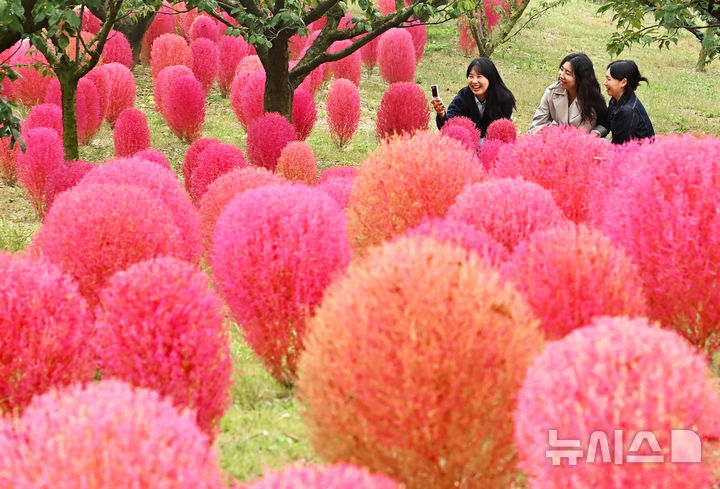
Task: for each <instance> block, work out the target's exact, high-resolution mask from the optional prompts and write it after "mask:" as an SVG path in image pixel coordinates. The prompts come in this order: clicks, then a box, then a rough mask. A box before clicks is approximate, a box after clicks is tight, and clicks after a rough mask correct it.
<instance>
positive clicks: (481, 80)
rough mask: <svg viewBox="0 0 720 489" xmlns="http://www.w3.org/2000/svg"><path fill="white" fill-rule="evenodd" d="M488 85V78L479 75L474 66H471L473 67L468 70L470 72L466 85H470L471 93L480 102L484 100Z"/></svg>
mask: <svg viewBox="0 0 720 489" xmlns="http://www.w3.org/2000/svg"><path fill="white" fill-rule="evenodd" d="M489 86H490V80H488V79H487V78H485V76H484V75H481V74H480V72H479V71H478V69H477V68H476V67H473V69H472V70H470V74H469V75H468V87H470V90H471V91H472V93H473V94H474V95H475V96H476V97H477V98H478V100H480V101H481V102H482V101H484V100H485V96H486V95H487V89H488V87H489Z"/></svg>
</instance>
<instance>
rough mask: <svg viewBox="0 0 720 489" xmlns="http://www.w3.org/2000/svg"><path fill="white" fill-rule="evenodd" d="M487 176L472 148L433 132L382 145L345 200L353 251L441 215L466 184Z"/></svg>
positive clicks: (364, 168) (360, 173)
mask: <svg viewBox="0 0 720 489" xmlns="http://www.w3.org/2000/svg"><path fill="white" fill-rule="evenodd" d="M485 178H486V175H485V172H484V171H483V170H482V169H481V168H480V164H479V163H478V161H477V158H476V157H475V154H474V152H473V151H470V150H468V149H466V148H465V147H464V146H463V145H462V143H460V142H459V141H456V140H454V139H450V138H446V137H444V136H442V135H439V134H437V133H430V132H424V133H418V134H416V135H415V136H413V137H412V138H407V139H399V140H396V141H391V142H389V143H384V144H382V145H381V146H380V147H379V148H378V149H377V150H376V151H375V152H374V153H372V154H370V156H369V157H368V158H367V159H366V160H365V161H364V162H363V164H362V165H361V167H360V169H359V171H358V176H357V177H356V178H355V183H354V185H353V190H352V193H351V194H350V202H349V204H348V229H349V232H350V241H351V242H352V244H353V246H354V247H355V248H356V250H362V249H365V248H366V247H368V246H371V245H376V244H379V243H380V242H381V241H383V240H386V239H388V238H391V237H393V236H396V235H398V234H403V233H404V232H405V231H407V230H408V229H410V228H412V227H414V226H416V225H418V224H420V222H421V221H422V220H423V219H424V218H425V216H429V217H442V216H444V215H445V213H446V212H447V210H448V208H449V207H450V206H451V205H452V203H453V202H454V201H455V198H456V197H457V195H458V194H459V193H460V192H461V191H462V189H463V187H464V186H465V185H467V184H468V183H473V182H478V181H481V180H483V179H485Z"/></svg>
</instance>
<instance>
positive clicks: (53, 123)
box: [22, 103, 63, 139]
mask: <svg viewBox="0 0 720 489" xmlns="http://www.w3.org/2000/svg"><path fill="white" fill-rule="evenodd" d="M37 127H46V128H48V129H53V130H54V131H55V132H56V133H57V135H58V136H60V138H61V139H62V136H63V126H62V109H61V108H60V107H59V106H57V105H55V104H47V103H45V104H40V105H36V106H35V107H33V108H32V109H30V112H28V115H27V117H25V121H23V125H22V128H23V131H29V130H30V129H35V128H37Z"/></svg>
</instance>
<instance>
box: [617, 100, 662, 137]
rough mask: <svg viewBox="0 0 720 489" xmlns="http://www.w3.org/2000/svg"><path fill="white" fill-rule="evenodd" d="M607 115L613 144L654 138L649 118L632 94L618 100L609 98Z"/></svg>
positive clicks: (653, 130)
mask: <svg viewBox="0 0 720 489" xmlns="http://www.w3.org/2000/svg"><path fill="white" fill-rule="evenodd" d="M607 115H608V119H609V120H610V130H611V131H612V142H613V143H614V144H622V143H625V142H627V141H630V140H631V139H643V138H651V137H653V136H655V129H653V125H652V123H651V122H650V117H648V114H647V112H646V111H645V107H643V104H641V103H640V100H638V98H637V95H635V93H634V92H633V94H632V95H627V94H623V96H622V97H620V100H615V99H614V98H611V99H610V103H609V104H608V111H607Z"/></svg>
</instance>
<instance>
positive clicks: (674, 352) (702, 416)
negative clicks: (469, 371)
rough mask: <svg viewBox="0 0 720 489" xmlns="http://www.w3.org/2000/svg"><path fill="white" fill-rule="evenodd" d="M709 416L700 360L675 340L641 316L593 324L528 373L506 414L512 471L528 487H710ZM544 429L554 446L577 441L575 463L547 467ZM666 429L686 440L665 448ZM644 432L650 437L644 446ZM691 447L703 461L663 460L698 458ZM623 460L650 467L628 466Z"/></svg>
mask: <svg viewBox="0 0 720 489" xmlns="http://www.w3.org/2000/svg"><path fill="white" fill-rule="evenodd" d="M569 413H572V415H569ZM718 413H720V396H718V387H717V382H716V381H715V380H714V378H713V376H712V375H711V373H710V369H709V368H708V361H707V359H706V358H704V356H702V355H701V354H699V353H698V352H697V351H696V350H695V349H694V348H693V347H692V346H690V345H689V344H688V343H687V342H686V341H684V340H683V339H682V338H681V337H680V336H679V335H677V334H676V333H675V332H673V331H665V330H662V329H660V328H658V327H656V326H653V325H651V324H648V322H647V320H646V319H644V318H636V319H629V318H627V317H616V318H610V317H602V318H597V319H595V320H594V321H593V322H592V323H591V324H590V325H589V326H586V327H584V328H580V329H578V330H576V331H574V332H572V333H571V334H569V335H568V336H566V337H565V338H563V339H562V340H560V341H554V342H551V343H549V344H548V346H547V348H546V349H545V351H544V352H543V353H542V354H540V355H539V356H538V357H537V358H536V359H535V360H534V362H533V363H532V365H531V366H530V368H529V369H528V372H527V376H526V378H525V381H524V383H523V386H522V389H521V390H520V393H519V396H518V405H517V410H516V412H515V416H514V417H515V423H516V431H515V439H516V445H517V447H518V451H519V452H520V464H519V468H520V470H522V471H523V472H525V473H526V474H528V482H529V487H530V489H550V488H552V489H570V488H572V489H586V488H587V489H590V488H598V487H604V488H620V487H623V488H642V487H657V488H674V487H692V488H698V489H710V488H711V487H715V485H714V484H713V479H714V478H715V477H714V476H713V473H714V472H715V473H716V472H717V471H716V470H715V469H716V467H715V466H714V465H713V464H711V463H709V460H710V458H711V457H710V456H709V454H711V453H713V452H715V451H716V450H717V440H718V435H720V430H719V429H718V421H717V419H718ZM679 427H682V428H679ZM550 430H557V431H556V434H557V439H558V440H580V441H581V442H580V443H581V445H580V452H579V455H580V457H579V458H578V460H577V464H576V465H574V466H570V465H568V463H567V459H565V460H563V461H562V463H561V464H560V465H555V466H554V465H553V464H552V463H551V460H550V457H549V455H547V451H548V449H549V448H550V445H549V442H548V440H549V436H550V435H549V433H550ZM673 430H692V431H690V432H686V434H690V435H693V436H690V437H687V436H684V437H676V436H672V443H671V433H672V431H673ZM618 431H619V432H620V433H618ZM644 433H650V434H652V437H651V438H649V439H647V441H644V440H643V438H642V434H644ZM598 434H600V435H603V436H600V437H598ZM618 434H619V436H618ZM681 434H682V433H681ZM593 436H594V437H595V440H593ZM605 440H606V441H607V443H604V442H605ZM594 441H596V442H594ZM640 442H641V443H640ZM655 442H657V445H659V447H658V451H653V450H652V447H653V445H654V444H655ZM620 444H621V446H620ZM633 444H635V447H633ZM701 444H702V452H703V453H704V454H705V456H704V457H703V463H673V461H672V458H674V457H679V458H680V459H683V458H685V459H690V460H692V457H693V454H698V456H699V455H700V450H701ZM566 446H567V445H566ZM671 446H672V458H671ZM591 447H592V448H593V449H596V452H595V454H594V457H593V458H594V463H590V461H589V460H588V459H589V458H590V455H591V453H590V450H591ZM603 447H605V448H603ZM601 448H603V451H601ZM603 453H604V455H603ZM631 455H633V456H638V455H639V456H648V455H655V456H660V461H659V462H657V461H656V462H647V461H646V462H642V463H632V462H629V461H628V459H629V458H630V456H631Z"/></svg>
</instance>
